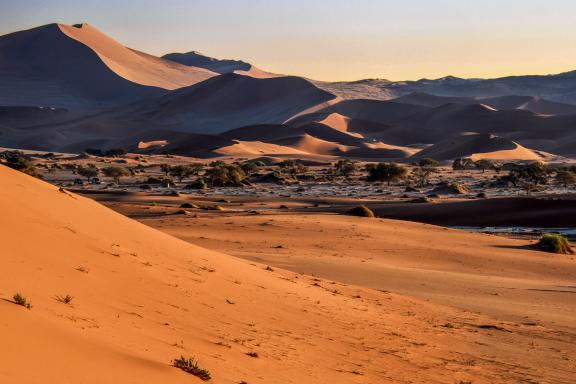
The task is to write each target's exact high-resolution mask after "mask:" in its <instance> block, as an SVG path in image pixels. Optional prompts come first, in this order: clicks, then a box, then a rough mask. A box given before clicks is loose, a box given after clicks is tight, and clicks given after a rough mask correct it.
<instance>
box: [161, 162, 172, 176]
mask: <svg viewBox="0 0 576 384" xmlns="http://www.w3.org/2000/svg"><path fill="white" fill-rule="evenodd" d="M171 168H172V167H171V166H170V164H160V171H162V172H163V173H164V176H168V174H169V173H170V169H171Z"/></svg>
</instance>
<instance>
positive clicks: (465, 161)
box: [452, 157, 474, 171]
mask: <svg viewBox="0 0 576 384" xmlns="http://www.w3.org/2000/svg"><path fill="white" fill-rule="evenodd" d="M473 166H474V161H473V160H472V159H471V158H469V157H464V158H460V159H455V160H454V161H453V162H452V169H453V170H454V171H464V170H466V169H470V168H472V167H473Z"/></svg>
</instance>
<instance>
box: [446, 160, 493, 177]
mask: <svg viewBox="0 0 576 384" xmlns="http://www.w3.org/2000/svg"><path fill="white" fill-rule="evenodd" d="M452 169H453V170H455V171H463V170H469V169H479V170H481V171H482V173H484V172H486V171H488V170H491V169H492V170H495V171H496V172H498V173H500V170H501V169H502V164H501V163H499V162H496V161H493V160H490V159H480V160H477V161H474V160H472V159H471V158H469V157H465V158H462V159H456V160H454V161H453V162H452Z"/></svg>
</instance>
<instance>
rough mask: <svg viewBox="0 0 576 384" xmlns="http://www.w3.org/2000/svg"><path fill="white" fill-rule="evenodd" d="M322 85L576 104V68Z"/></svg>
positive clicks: (348, 93) (368, 95)
mask: <svg viewBox="0 0 576 384" xmlns="http://www.w3.org/2000/svg"><path fill="white" fill-rule="evenodd" d="M314 84H316V85H317V86H318V87H320V88H322V89H325V90H327V91H329V92H332V93H334V94H335V95H337V96H340V97H342V98H345V99H378V100H390V99H395V98H398V97H401V96H405V95H407V94H410V93H414V92H423V93H428V94H433V95H437V96H447V97H498V96H510V95H516V96H532V97H539V98H543V99H548V100H551V101H556V102H560V103H567V104H576V71H571V72H565V73H560V74H556V75H527V76H508V77H501V78H496V79H461V78H458V77H454V76H446V77H443V78H440V79H436V80H429V79H421V80H417V81H396V82H393V81H389V80H380V79H375V80H372V79H370V80H360V81H353V82H333V83H330V82H321V81H315V82H314Z"/></svg>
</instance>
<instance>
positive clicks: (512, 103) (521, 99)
mask: <svg viewBox="0 0 576 384" xmlns="http://www.w3.org/2000/svg"><path fill="white" fill-rule="evenodd" d="M393 101H395V102H398V103H405V104H414V105H421V106H425V107H432V108H436V107H440V106H442V105H444V104H484V105H487V106H489V107H491V108H494V109H496V110H513V109H520V110H526V111H530V112H534V113H538V114H542V115H570V114H576V106H575V105H571V104H564V103H558V102H554V101H549V100H545V99H542V98H540V97H536V96H500V97H449V96H436V95H430V94H427V93H423V92H414V93H410V94H408V95H404V96H401V97H399V98H397V99H394V100H393Z"/></svg>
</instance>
